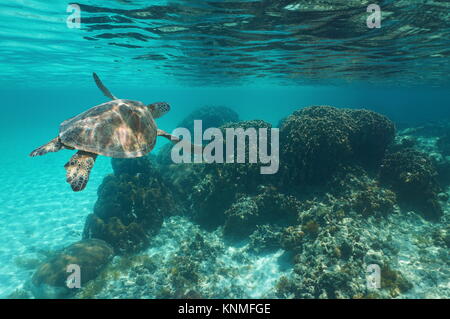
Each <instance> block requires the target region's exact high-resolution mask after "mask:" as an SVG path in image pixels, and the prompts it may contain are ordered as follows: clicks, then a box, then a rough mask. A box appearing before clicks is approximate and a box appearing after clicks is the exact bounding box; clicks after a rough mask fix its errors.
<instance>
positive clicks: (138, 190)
mask: <svg viewBox="0 0 450 319" xmlns="http://www.w3.org/2000/svg"><path fill="white" fill-rule="evenodd" d="M112 166H113V169H114V174H113V175H109V176H106V177H105V178H104V180H103V183H102V184H101V185H100V187H99V189H98V191H97V192H98V199H97V202H96V203H95V206H94V213H93V214H90V215H89V216H88V217H87V219H86V223H85V227H84V232H83V238H98V239H102V240H104V241H106V242H107V243H109V244H110V245H111V246H112V247H114V249H115V251H116V253H117V254H124V253H131V252H136V251H138V250H140V249H143V248H144V247H146V246H147V245H148V241H149V239H150V238H151V236H153V235H155V234H156V233H157V232H158V231H159V229H160V227H161V225H162V222H163V218H164V216H168V215H171V214H173V213H175V212H177V210H179V209H180V207H179V206H178V205H177V204H176V202H175V200H174V197H173V194H172V192H171V189H170V187H169V186H167V184H166V183H165V181H164V180H163V179H162V177H161V176H160V174H159V172H158V171H157V169H156V168H155V167H154V164H153V163H152V162H151V161H150V159H149V158H147V157H141V158H135V159H112Z"/></svg>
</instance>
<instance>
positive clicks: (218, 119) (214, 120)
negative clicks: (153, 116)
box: [156, 106, 239, 165]
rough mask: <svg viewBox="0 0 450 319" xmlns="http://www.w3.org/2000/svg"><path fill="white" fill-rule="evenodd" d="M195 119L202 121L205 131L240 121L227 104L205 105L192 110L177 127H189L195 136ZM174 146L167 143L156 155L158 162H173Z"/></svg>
mask: <svg viewBox="0 0 450 319" xmlns="http://www.w3.org/2000/svg"><path fill="white" fill-rule="evenodd" d="M195 120H201V121H202V129H203V131H204V130H206V129H208V128H211V127H214V128H215V127H221V126H223V125H224V124H226V123H231V122H238V121H239V115H238V114H237V113H236V112H235V111H233V110H232V109H230V108H228V107H225V106H203V107H200V108H198V109H196V110H194V111H193V112H191V113H190V114H189V115H188V116H187V117H186V118H184V119H183V120H182V121H181V122H180V123H178V125H177V127H183V128H187V129H188V130H189V131H190V132H191V136H192V137H193V136H194V121H195ZM172 146H173V145H172V144H171V143H167V144H165V145H164V146H163V147H162V148H161V149H160V150H159V152H158V154H157V156H156V162H157V163H158V164H159V165H171V164H173V162H172V159H171V157H170V152H171V150H172Z"/></svg>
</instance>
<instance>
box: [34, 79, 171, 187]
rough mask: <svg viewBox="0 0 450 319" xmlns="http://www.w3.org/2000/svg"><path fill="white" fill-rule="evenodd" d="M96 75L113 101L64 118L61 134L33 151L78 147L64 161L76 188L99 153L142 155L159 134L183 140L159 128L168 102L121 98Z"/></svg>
mask: <svg viewBox="0 0 450 319" xmlns="http://www.w3.org/2000/svg"><path fill="white" fill-rule="evenodd" d="M93 76H94V80H95V83H96V84H97V86H98V88H99V89H100V90H101V91H102V92H103V94H104V95H105V96H107V97H109V98H110V99H111V100H112V101H109V102H107V103H103V104H100V105H97V106H94V107H92V108H90V109H89V110H87V111H85V112H83V113H81V114H79V115H77V116H75V117H72V118H70V119H68V120H66V121H64V122H62V123H61V125H60V127H59V135H58V136H57V137H55V138H54V139H53V140H51V141H50V142H48V143H47V144H45V145H43V146H41V147H39V148H37V149H35V150H34V151H33V152H31V154H30V156H32V157H34V156H40V155H44V154H47V153H48V152H58V151H59V150H62V149H69V150H73V149H76V150H78V152H77V153H76V154H75V155H73V156H72V158H71V159H70V160H69V162H67V163H66V164H65V165H64V168H65V169H66V179H67V182H68V183H69V184H70V185H71V187H72V189H73V191H75V192H78V191H81V190H83V189H84V188H85V187H86V184H87V182H88V180H89V173H90V172H91V169H92V167H93V166H94V163H95V159H96V158H97V155H104V156H109V157H116V158H133V157H140V156H144V155H145V154H147V153H148V152H150V151H151V150H152V149H153V147H154V146H155V143H156V137H157V136H163V137H165V138H167V139H169V140H171V141H172V142H178V141H180V140H179V139H178V138H177V137H175V136H172V135H170V134H169V133H167V132H165V131H163V130H160V129H158V128H157V126H156V123H155V120H154V119H157V118H159V117H161V116H163V115H164V114H166V113H167V112H168V111H169V110H170V106H169V104H167V103H165V102H158V103H153V104H150V105H145V104H143V103H141V102H138V101H131V100H124V99H118V98H116V97H115V96H114V95H113V94H111V92H110V91H109V90H108V89H107V88H106V87H105V86H104V85H103V83H102V82H101V80H100V78H99V77H98V76H97V74H95V73H93Z"/></svg>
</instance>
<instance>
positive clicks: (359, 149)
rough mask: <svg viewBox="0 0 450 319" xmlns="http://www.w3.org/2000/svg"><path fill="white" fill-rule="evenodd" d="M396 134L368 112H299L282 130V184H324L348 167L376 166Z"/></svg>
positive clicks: (315, 109)
mask: <svg viewBox="0 0 450 319" xmlns="http://www.w3.org/2000/svg"><path fill="white" fill-rule="evenodd" d="M394 135H395V128H394V124H393V123H392V122H391V121H390V120H388V119H387V118H386V117H384V116H383V115H380V114H378V113H375V112H372V111H368V110H352V109H338V108H335V107H331V106H312V107H307V108H304V109H300V110H298V111H295V112H294V113H293V114H292V115H290V116H289V117H288V118H286V119H285V120H284V121H283V122H282V126H281V129H280V139H281V143H282V145H283V147H282V148H281V154H280V156H281V160H280V161H281V163H282V165H281V168H282V169H281V173H282V175H283V177H282V181H283V183H284V182H288V183H289V185H293V186H297V187H298V186H299V185H304V184H308V183H321V182H323V181H324V180H326V179H327V178H329V177H330V176H331V175H332V174H334V173H335V172H336V171H338V170H339V168H340V167H341V166H342V165H345V164H349V163H354V162H358V163H360V164H362V165H367V166H374V165H375V164H378V163H379V161H380V160H381V159H382V158H383V156H384V154H385V151H386V149H387V147H388V146H389V144H391V143H392V142H393V140H394ZM375 166H376V165H375Z"/></svg>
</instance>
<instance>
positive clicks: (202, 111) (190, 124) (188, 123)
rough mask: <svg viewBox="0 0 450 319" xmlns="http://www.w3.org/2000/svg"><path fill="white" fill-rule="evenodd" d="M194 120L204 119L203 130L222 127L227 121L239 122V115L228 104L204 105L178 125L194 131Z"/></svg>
mask: <svg viewBox="0 0 450 319" xmlns="http://www.w3.org/2000/svg"><path fill="white" fill-rule="evenodd" d="M194 120H202V126H203V130H206V129H207V128H210V127H220V126H222V125H224V124H226V123H230V122H238V121H239V115H238V114H237V113H236V112H235V111H234V110H232V109H230V108H229V107H226V106H203V107H200V108H198V109H196V110H194V111H193V112H192V113H190V114H189V115H188V116H187V117H186V118H185V119H183V121H181V122H180V123H179V124H178V125H177V127H184V128H187V129H188V130H189V131H191V134H193V132H194Z"/></svg>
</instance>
